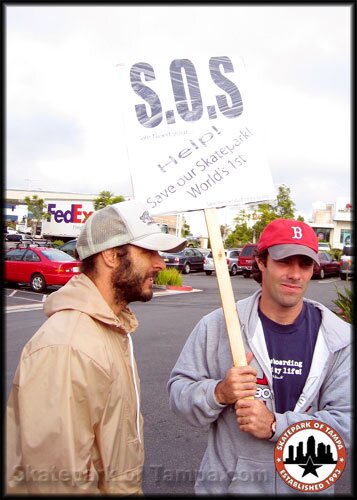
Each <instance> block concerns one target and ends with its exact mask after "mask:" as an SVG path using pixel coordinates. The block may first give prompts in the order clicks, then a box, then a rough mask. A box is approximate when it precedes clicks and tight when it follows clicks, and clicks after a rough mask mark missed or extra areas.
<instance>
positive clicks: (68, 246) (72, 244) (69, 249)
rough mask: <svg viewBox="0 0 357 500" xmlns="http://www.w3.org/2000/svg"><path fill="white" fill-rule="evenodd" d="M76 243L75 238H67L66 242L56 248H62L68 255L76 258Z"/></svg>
mask: <svg viewBox="0 0 357 500" xmlns="http://www.w3.org/2000/svg"><path fill="white" fill-rule="evenodd" d="M76 244H77V238H75V239H74V240H69V241H67V243H64V244H63V245H61V246H59V247H58V250H62V252H66V253H68V255H70V256H71V257H74V258H77V255H76V254H75V249H76Z"/></svg>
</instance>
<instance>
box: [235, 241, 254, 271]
mask: <svg viewBox="0 0 357 500" xmlns="http://www.w3.org/2000/svg"><path fill="white" fill-rule="evenodd" d="M256 248H257V245H256V244H255V243H247V244H246V245H244V247H243V248H242V250H241V252H240V254H239V257H238V270H239V271H241V272H242V274H243V276H244V278H249V276H250V275H251V272H252V264H253V262H254V254H255V250H256Z"/></svg>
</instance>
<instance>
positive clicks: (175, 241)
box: [129, 233, 187, 253]
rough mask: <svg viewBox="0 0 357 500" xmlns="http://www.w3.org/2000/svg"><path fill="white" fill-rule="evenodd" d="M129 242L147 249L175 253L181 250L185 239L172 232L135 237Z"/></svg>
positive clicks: (185, 242) (184, 244)
mask: <svg viewBox="0 0 357 500" xmlns="http://www.w3.org/2000/svg"><path fill="white" fill-rule="evenodd" d="M129 243H130V244H131V245H135V246H137V247H141V248H146V249H147V250H155V251H160V252H169V253H175V252H181V250H183V249H184V248H185V247H186V245H187V240H185V238H179V237H178V236H174V235H172V234H165V233H156V234H150V235H148V236H144V237H143V238H137V239H136V240H132V241H130V242H129Z"/></svg>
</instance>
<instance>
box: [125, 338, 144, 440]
mask: <svg viewBox="0 0 357 500" xmlns="http://www.w3.org/2000/svg"><path fill="white" fill-rule="evenodd" d="M127 335H128V339H129V345H130V366H131V371H132V374H133V380H134V388H135V396H136V431H137V433H138V438H139V443H141V438H140V400H139V391H138V386H137V384H136V378H135V371H134V349H133V341H132V340H131V336H130V333H128V334H127Z"/></svg>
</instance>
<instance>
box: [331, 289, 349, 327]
mask: <svg viewBox="0 0 357 500" xmlns="http://www.w3.org/2000/svg"><path fill="white" fill-rule="evenodd" d="M336 293H337V297H338V298H337V299H336V300H333V301H332V302H333V303H334V304H335V305H336V306H337V307H338V311H337V314H338V316H340V317H341V318H342V319H344V320H345V321H347V323H351V324H352V321H353V302H352V290H349V289H348V288H347V287H345V293H343V292H340V291H339V290H338V289H337V287H336Z"/></svg>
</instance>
